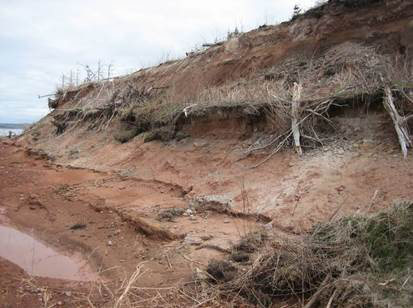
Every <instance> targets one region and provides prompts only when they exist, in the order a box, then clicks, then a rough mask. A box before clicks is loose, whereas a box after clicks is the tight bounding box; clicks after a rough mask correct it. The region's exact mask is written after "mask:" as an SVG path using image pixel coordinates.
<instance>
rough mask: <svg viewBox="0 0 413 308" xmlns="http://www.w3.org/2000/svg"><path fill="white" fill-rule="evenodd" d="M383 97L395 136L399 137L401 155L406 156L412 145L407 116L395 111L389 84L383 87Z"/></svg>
mask: <svg viewBox="0 0 413 308" xmlns="http://www.w3.org/2000/svg"><path fill="white" fill-rule="evenodd" d="M384 91H385V98H384V100H383V105H384V108H385V109H386V111H387V112H388V113H389V114H390V117H391V119H392V120H393V124H394V128H395V129H396V133H397V137H398V138H399V143H400V147H401V149H402V152H403V157H404V158H406V157H407V151H408V148H410V147H411V146H412V141H411V140H410V136H409V132H408V129H407V118H405V117H402V116H400V115H399V113H398V112H397V109H396V106H395V105H394V102H393V94H392V91H391V89H390V87H389V86H386V87H385V89H384Z"/></svg>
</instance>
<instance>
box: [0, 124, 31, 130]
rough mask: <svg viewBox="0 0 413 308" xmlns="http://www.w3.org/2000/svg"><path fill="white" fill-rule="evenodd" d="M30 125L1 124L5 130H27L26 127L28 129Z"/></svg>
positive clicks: (0, 126)
mask: <svg viewBox="0 0 413 308" xmlns="http://www.w3.org/2000/svg"><path fill="white" fill-rule="evenodd" d="M29 125H30V124H26V123H21V124H18V123H0V128H3V129H25V128H26V127H28V126H29Z"/></svg>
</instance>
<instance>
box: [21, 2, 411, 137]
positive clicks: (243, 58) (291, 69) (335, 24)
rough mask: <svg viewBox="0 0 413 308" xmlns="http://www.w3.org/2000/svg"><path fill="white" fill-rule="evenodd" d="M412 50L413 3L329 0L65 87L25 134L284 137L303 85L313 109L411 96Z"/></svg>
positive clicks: (305, 99)
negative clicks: (396, 93)
mask: <svg viewBox="0 0 413 308" xmlns="http://www.w3.org/2000/svg"><path fill="white" fill-rule="evenodd" d="M412 48H413V2H412V1H400V0H366V1H352V0H330V1H328V3H326V4H324V5H321V6H319V7H316V8H313V9H311V10H309V11H307V12H306V13H304V14H302V15H300V16H296V17H294V18H293V20H291V21H289V22H284V23H282V24H279V25H275V26H268V25H263V26H261V27H259V28H258V29H256V30H253V31H250V32H248V33H242V34H236V35H233V36H232V37H231V38H230V39H229V40H227V41H225V42H222V43H218V44H215V45H213V46H211V47H209V48H207V49H205V50H203V51H197V52H191V53H189V54H188V56H187V57H186V58H184V59H180V60H176V61H169V62H166V63H162V64H160V65H158V66H156V67H151V68H146V69H142V70H139V71H137V72H135V73H133V74H131V75H128V76H124V77H120V78H115V79H113V80H109V81H102V82H99V83H98V82H91V83H86V84H83V85H81V86H80V87H78V88H71V89H61V90H59V91H58V93H57V94H56V99H55V100H51V101H50V106H51V107H53V108H54V111H53V112H51V113H50V115H48V116H47V117H46V118H45V119H44V120H42V121H41V122H40V123H39V124H38V125H37V128H34V130H35V131H36V132H35V135H36V136H35V137H34V138H31V137H30V135H27V136H26V137H27V139H30V138H31V139H30V142H33V143H34V144H39V143H41V142H42V141H45V139H44V137H47V138H49V137H50V136H51V135H52V136H53V135H55V136H59V135H61V134H63V133H64V132H66V131H67V130H68V129H70V131H71V132H72V133H76V132H77V131H79V130H80V129H84V128H85V127H86V128H87V129H89V130H94V131H96V132H100V131H102V129H105V130H106V131H107V130H110V132H111V133H110V134H111V138H110V139H112V141H114V139H116V140H118V141H120V142H127V141H128V140H130V139H131V138H133V137H135V136H136V135H138V134H140V133H142V132H148V131H152V132H153V131H155V132H153V133H152V135H151V136H149V138H148V140H152V139H161V140H164V141H165V140H170V139H171V138H175V137H176V134H177V132H179V131H184V132H185V133H188V132H189V133H195V132H198V133H199V132H203V133H207V132H208V131H210V130H211V129H212V128H213V127H214V126H216V125H215V124H217V123H216V122H219V123H218V124H217V125H218V126H222V125H223V122H226V123H227V124H228V123H229V122H231V121H232V122H231V123H232V124H230V126H231V127H233V129H232V130H230V131H231V133H230V135H231V134H232V132H233V131H239V132H240V133H239V134H236V135H237V136H239V135H245V134H247V135H250V134H251V132H252V131H257V130H259V131H262V132H266V133H275V132H280V131H283V130H284V129H285V127H286V125H287V126H288V121H289V120H288V117H286V116H285V109H286V108H287V109H288V108H290V107H288V104H285V102H286V101H291V98H292V95H293V93H292V91H293V85H294V83H297V84H299V85H300V86H301V88H302V91H301V93H300V101H302V102H305V103H310V105H311V104H312V103H311V102H313V103H314V102H315V103H317V102H318V103H319V102H320V101H322V100H331V101H335V103H337V102H342V101H347V102H349V100H354V101H358V100H359V98H360V97H361V96H368V97H369V99H370V100H373V101H374V100H375V99H377V95H380V93H381V92H380V91H382V89H383V82H382V80H383V79H384V80H385V82H386V83H389V82H390V83H393V84H395V85H396V86H401V87H402V88H403V89H407V90H408V88H409V87H408V83H409V78H410V75H409V74H410V73H411V72H409V67H410V65H411V50H412ZM274 106H276V108H275V109H274ZM283 110H284V111H283ZM324 111H328V109H325V110H324ZM283 114H284V115H283ZM224 120H225V121H224ZM196 123H201V124H202V123H203V124H202V125H201V127H194V125H195V124H196ZM206 123H209V124H206ZM214 123H215V124H214ZM257 123H258V124H257ZM227 124H225V125H227ZM225 125H224V127H225ZM227 126H228V125H227ZM237 126H239V127H241V129H240V130H237V129H234V127H237ZM212 130H213V129H212ZM224 130H225V129H224ZM222 131H223V130H222V129H221V133H222ZM219 135H222V136H223V135H225V134H218V137H219ZM313 137H314V136H313Z"/></svg>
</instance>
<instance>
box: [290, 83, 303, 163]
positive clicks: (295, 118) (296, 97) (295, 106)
mask: <svg viewBox="0 0 413 308" xmlns="http://www.w3.org/2000/svg"><path fill="white" fill-rule="evenodd" d="M302 89H303V87H302V85H300V84H298V83H294V88H293V100H292V102H291V116H292V120H291V131H292V133H293V136H294V144H295V150H296V151H297V153H298V155H302V154H303V150H302V148H301V144H300V138H301V135H300V126H299V122H300V98H301V91H302Z"/></svg>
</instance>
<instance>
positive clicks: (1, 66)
mask: <svg viewBox="0 0 413 308" xmlns="http://www.w3.org/2000/svg"><path fill="white" fill-rule="evenodd" d="M314 2H315V1H314V0H296V1H290V0H204V1H196V0H176V1H167V0H163V1H161V0H118V1H114V0H112V1H109V0H70V1H66V0H36V1H33V0H13V1H12V0H0V122H8V123H22V122H33V121H36V120H38V119H40V117H42V116H44V115H45V114H47V112H48V108H47V99H40V100H39V99H38V98H37V96H38V95H39V94H40V95H44V94H49V93H53V92H54V91H55V89H56V85H57V84H58V83H59V82H61V76H62V74H63V73H64V74H66V75H69V74H70V71H71V70H73V72H74V73H73V74H74V75H75V72H76V70H77V69H79V70H83V68H82V66H81V64H89V65H91V66H92V67H94V66H96V64H97V62H98V60H101V61H102V63H104V64H109V63H111V64H113V67H114V74H115V75H119V74H125V73H129V72H132V71H135V70H137V69H139V68H142V67H146V66H150V65H155V64H158V63H159V62H160V61H162V60H167V59H171V58H174V57H181V56H183V55H184V54H185V52H187V51H190V50H191V49H193V48H194V47H195V46H197V45H198V46H199V45H200V44H202V43H205V42H213V41H214V40H215V39H216V38H222V37H224V36H225V34H226V33H227V32H228V30H233V29H234V28H235V27H238V29H240V30H243V31H248V30H251V29H253V28H256V27H257V26H259V25H262V24H264V23H267V24H274V23H276V22H280V21H284V20H286V19H288V18H290V17H291V14H292V10H293V7H294V5H295V4H298V5H300V6H301V7H303V8H308V7H309V6H311V5H312V4H313V3H314Z"/></svg>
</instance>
